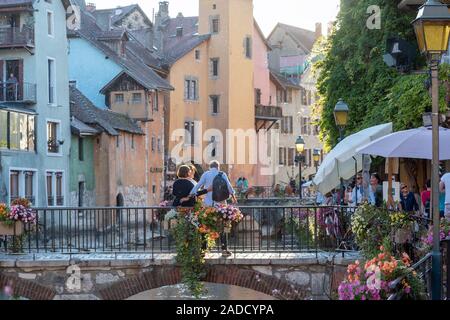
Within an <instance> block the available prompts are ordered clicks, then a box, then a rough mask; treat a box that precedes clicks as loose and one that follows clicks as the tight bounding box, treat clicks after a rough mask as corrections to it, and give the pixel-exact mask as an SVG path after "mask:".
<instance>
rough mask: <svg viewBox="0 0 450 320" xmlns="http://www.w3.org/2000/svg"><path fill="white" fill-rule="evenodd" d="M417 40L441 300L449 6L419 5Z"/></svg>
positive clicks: (435, 278)
mask: <svg viewBox="0 0 450 320" xmlns="http://www.w3.org/2000/svg"><path fill="white" fill-rule="evenodd" d="M413 25H414V30H415V32H416V37H417V42H418V45H419V50H420V52H421V53H423V54H426V55H427V57H428V58H429V64H430V69H431V98H432V114H431V116H432V131H433V142H432V143H433V159H432V165H431V168H432V169H431V171H432V175H431V183H432V188H431V203H432V206H431V212H432V215H433V253H432V257H433V262H432V298H433V300H441V298H442V297H441V295H442V290H441V286H442V283H441V252H440V235H439V233H440V230H439V226H440V221H439V220H440V216H439V79H438V67H439V62H440V59H441V56H442V54H443V53H445V52H446V51H447V50H448V41H449V35H450V10H449V9H448V7H447V5H445V4H442V3H441V2H439V1H436V0H428V1H427V2H426V3H425V4H424V5H423V6H421V7H420V9H419V13H418V15H417V18H416V20H414V21H413Z"/></svg>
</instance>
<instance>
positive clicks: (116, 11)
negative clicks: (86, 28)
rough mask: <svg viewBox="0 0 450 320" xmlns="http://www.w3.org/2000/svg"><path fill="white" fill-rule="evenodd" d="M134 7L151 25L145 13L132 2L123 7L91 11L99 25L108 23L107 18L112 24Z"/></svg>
mask: <svg viewBox="0 0 450 320" xmlns="http://www.w3.org/2000/svg"><path fill="white" fill-rule="evenodd" d="M136 9H137V10H139V11H140V12H141V13H142V14H143V16H144V17H145V19H146V22H147V23H148V24H149V25H152V23H151V21H150V20H149V19H148V17H147V15H146V14H145V13H144V12H143V11H142V9H141V8H140V7H139V5H138V4H132V5H129V6H125V7H117V8H112V9H103V10H95V11H94V12H93V15H94V16H95V18H96V19H98V20H99V21H101V25H109V20H111V25H112V26H114V25H115V24H116V23H117V22H119V21H120V20H122V19H123V18H125V17H126V16H127V15H128V14H130V13H131V12H133V11H134V10H136ZM99 24H100V23H99Z"/></svg>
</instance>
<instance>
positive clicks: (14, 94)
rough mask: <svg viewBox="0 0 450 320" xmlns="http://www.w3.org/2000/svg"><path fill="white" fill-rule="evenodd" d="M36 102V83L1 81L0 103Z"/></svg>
mask: <svg viewBox="0 0 450 320" xmlns="http://www.w3.org/2000/svg"><path fill="white" fill-rule="evenodd" d="M1 102H11V103H14V102H17V103H27V104H35V103H36V84H34V83H29V82H11V81H4V82H1V81H0V103H1Z"/></svg>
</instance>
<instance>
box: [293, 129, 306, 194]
mask: <svg viewBox="0 0 450 320" xmlns="http://www.w3.org/2000/svg"><path fill="white" fill-rule="evenodd" d="M295 149H297V155H296V156H295V162H297V163H298V170H299V174H298V177H299V178H298V179H299V186H300V188H299V189H298V190H299V194H300V200H302V164H303V162H305V157H304V156H303V151H305V140H303V137H302V136H299V137H298V138H297V141H295Z"/></svg>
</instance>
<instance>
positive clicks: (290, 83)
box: [270, 70, 300, 89]
mask: <svg viewBox="0 0 450 320" xmlns="http://www.w3.org/2000/svg"><path fill="white" fill-rule="evenodd" d="M270 78H271V79H272V80H273V81H275V82H277V83H278V84H279V85H280V86H281V87H283V88H293V89H300V86H299V85H298V84H297V83H295V82H294V80H292V79H289V78H287V77H285V76H284V75H282V74H280V73H278V72H276V71H274V70H270Z"/></svg>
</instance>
